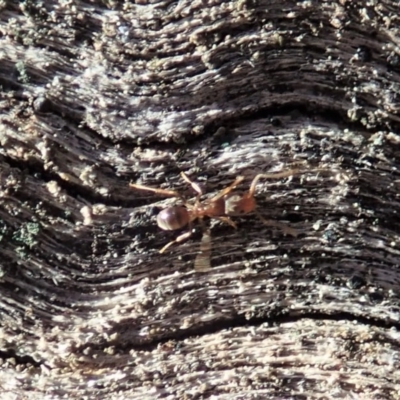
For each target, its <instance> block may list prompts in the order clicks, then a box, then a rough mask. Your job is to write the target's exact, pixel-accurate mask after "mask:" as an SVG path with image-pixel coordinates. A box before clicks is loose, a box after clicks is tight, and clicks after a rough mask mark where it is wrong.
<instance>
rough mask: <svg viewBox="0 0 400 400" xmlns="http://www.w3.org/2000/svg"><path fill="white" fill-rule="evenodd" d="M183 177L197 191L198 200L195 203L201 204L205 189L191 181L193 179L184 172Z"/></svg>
mask: <svg viewBox="0 0 400 400" xmlns="http://www.w3.org/2000/svg"><path fill="white" fill-rule="evenodd" d="M181 177H182V178H183V180H184V181H185V182H186V183H188V184H189V185H190V186H191V187H192V189H193V190H194V191H195V192H197V196H196V200H195V205H196V206H197V205H199V204H200V197H201V196H202V195H203V191H202V190H201V187H200V186H199V185H198V184H197V183H195V182H193V181H191V180H190V179H189V177H188V176H187V175H186V174H185V173H184V172H181ZM192 208H193V207H192Z"/></svg>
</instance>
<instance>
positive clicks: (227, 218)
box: [213, 217, 237, 229]
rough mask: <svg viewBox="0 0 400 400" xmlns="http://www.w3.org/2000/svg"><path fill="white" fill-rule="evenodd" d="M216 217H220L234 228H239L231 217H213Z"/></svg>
mask: <svg viewBox="0 0 400 400" xmlns="http://www.w3.org/2000/svg"><path fill="white" fill-rule="evenodd" d="M213 218H215V219H218V220H219V221H222V222H225V223H226V224H228V225H230V226H232V227H233V228H235V229H237V225H236V223H235V222H233V221H232V220H231V219H230V218H229V217H213Z"/></svg>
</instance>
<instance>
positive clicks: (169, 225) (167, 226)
mask: <svg viewBox="0 0 400 400" xmlns="http://www.w3.org/2000/svg"><path fill="white" fill-rule="evenodd" d="M189 221H190V216H189V212H188V210H187V209H186V207H183V206H174V207H168V208H165V209H164V210H162V211H160V213H159V214H158V216H157V225H158V226H159V227H160V228H161V229H163V230H165V231H174V230H176V229H181V228H183V227H185V226H186V225H187V224H188V223H189Z"/></svg>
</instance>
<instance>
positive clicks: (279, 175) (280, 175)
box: [249, 169, 305, 197]
mask: <svg viewBox="0 0 400 400" xmlns="http://www.w3.org/2000/svg"><path fill="white" fill-rule="evenodd" d="M299 172H301V173H304V172H305V171H300V170H297V169H290V170H289V171H284V172H280V173H277V174H258V175H256V176H255V177H254V179H253V181H252V182H251V185H250V189H249V196H250V197H252V196H253V195H254V193H255V191H256V186H257V183H258V181H259V180H260V179H262V178H264V179H279V178H287V177H289V176H293V175H296V174H297V173H299Z"/></svg>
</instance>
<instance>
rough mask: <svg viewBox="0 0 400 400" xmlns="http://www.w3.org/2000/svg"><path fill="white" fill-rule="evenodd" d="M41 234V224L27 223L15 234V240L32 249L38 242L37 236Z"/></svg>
mask: <svg viewBox="0 0 400 400" xmlns="http://www.w3.org/2000/svg"><path fill="white" fill-rule="evenodd" d="M39 232H40V224H39V223H36V222H27V223H25V224H22V225H21V226H20V228H19V229H17V230H16V231H15V232H14V234H13V237H12V238H13V240H14V241H16V242H18V243H22V244H24V246H26V247H29V248H32V247H33V246H35V245H36V244H37V243H38V242H37V240H36V238H37V235H38V234H39Z"/></svg>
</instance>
